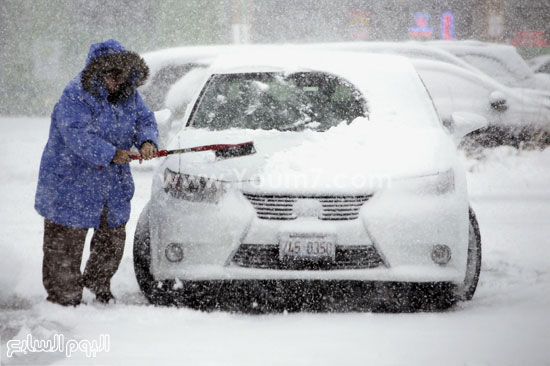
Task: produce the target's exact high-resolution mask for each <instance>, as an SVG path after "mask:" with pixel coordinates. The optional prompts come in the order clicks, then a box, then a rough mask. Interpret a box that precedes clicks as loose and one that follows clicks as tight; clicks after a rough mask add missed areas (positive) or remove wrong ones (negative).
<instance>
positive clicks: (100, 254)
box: [42, 210, 126, 305]
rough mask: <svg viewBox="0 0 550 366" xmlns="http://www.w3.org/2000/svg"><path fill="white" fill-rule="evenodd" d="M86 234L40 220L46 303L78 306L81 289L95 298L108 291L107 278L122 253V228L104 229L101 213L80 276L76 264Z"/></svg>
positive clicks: (83, 231) (124, 235)
mask: <svg viewBox="0 0 550 366" xmlns="http://www.w3.org/2000/svg"><path fill="white" fill-rule="evenodd" d="M87 233H88V229H79V228H73V227H67V226H63V225H59V224H56V223H55V222H52V221H49V220H44V261H43V265H42V280H43V283H44V288H45V289H46V292H47V293H48V300H49V301H52V302H56V303H59V304H62V305H68V304H74V303H75V302H76V303H78V302H79V301H80V300H81V299H82V289H83V287H84V286H86V287H88V288H89V289H90V290H91V291H92V292H94V293H96V294H97V293H102V292H109V291H110V284H111V278H112V277H113V276H114V274H115V272H116V271H117V269H118V266H119V264H120V261H121V259H122V254H123V252H124V242H125V240H126V230H125V224H124V225H121V226H118V227H109V226H107V215H106V210H103V213H102V215H101V224H100V226H99V229H96V230H94V235H93V237H92V242H91V244H90V257H89V258H88V261H87V262H86V268H85V270H84V274H82V273H81V272H80V264H81V262H82V253H83V251H84V244H85V241H86V234H87Z"/></svg>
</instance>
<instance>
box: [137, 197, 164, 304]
mask: <svg viewBox="0 0 550 366" xmlns="http://www.w3.org/2000/svg"><path fill="white" fill-rule="evenodd" d="M150 268H151V235H150V230H149V205H147V206H145V208H144V209H143V211H142V212H141V215H140V217H139V220H138V224H137V227H136V232H135V235H134V272H135V274H136V279H137V282H138V285H139V288H140V289H141V292H143V294H144V295H145V297H146V298H147V300H149V302H150V303H151V304H154V305H172V304H173V301H174V298H173V296H172V294H171V291H170V288H171V287H170V284H169V283H167V281H156V280H155V279H154V277H153V275H152V274H151V270H150Z"/></svg>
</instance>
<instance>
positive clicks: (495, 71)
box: [426, 40, 550, 91]
mask: <svg viewBox="0 0 550 366" xmlns="http://www.w3.org/2000/svg"><path fill="white" fill-rule="evenodd" d="M426 43H427V44H428V45H430V46H434V47H439V48H441V49H444V50H446V51H448V52H450V53H452V54H454V55H455V56H457V57H459V58H461V59H462V60H464V61H466V62H467V63H469V64H470V65H472V66H474V67H476V68H478V69H480V70H481V71H483V72H484V73H486V74H487V75H489V76H491V77H493V78H494V79H496V80H498V81H500V82H501V83H503V84H504V85H507V86H510V87H524V88H534V89H541V90H545V91H550V75H544V74H537V73H535V72H533V70H532V69H531V68H530V67H529V65H528V64H527V61H525V60H524V59H523V58H522V57H521V56H520V55H519V54H518V52H517V50H516V48H515V47H514V46H511V45H505V44H496V43H488V42H480V41H470V40H465V41H453V42H446V41H429V42H426Z"/></svg>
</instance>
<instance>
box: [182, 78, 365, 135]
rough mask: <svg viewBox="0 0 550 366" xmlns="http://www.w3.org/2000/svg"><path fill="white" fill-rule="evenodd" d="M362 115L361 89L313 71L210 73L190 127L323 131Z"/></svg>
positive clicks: (363, 101) (363, 106) (363, 102)
mask: <svg viewBox="0 0 550 366" xmlns="http://www.w3.org/2000/svg"><path fill="white" fill-rule="evenodd" d="M366 116H367V103H366V101H365V100H364V98H363V96H362V95H361V93H360V92H359V91H358V90H357V89H355V88H354V87H353V85H351V84H350V83H348V82H346V81H344V80H341V79H340V78H338V77H336V76H333V75H329V74H324V73H317V72H301V73H293V74H290V75H284V74H282V73H246V74H225V75H215V76H214V77H213V78H212V80H211V82H210V83H209V84H208V87H207V89H206V91H205V93H204V96H203V97H202V101H201V103H200V105H199V108H198V110H197V113H196V114H195V115H194V118H193V120H192V124H193V126H194V127H196V128H208V129H213V130H223V129H228V128H231V127H237V128H249V129H264V130H271V129H277V130H281V131H285V130H301V129H304V128H311V129H316V130H320V131H324V130H327V129H328V128H330V127H332V126H336V125H338V124H339V123H341V122H344V121H345V122H348V123H349V122H351V121H353V120H354V119H355V118H356V117H366Z"/></svg>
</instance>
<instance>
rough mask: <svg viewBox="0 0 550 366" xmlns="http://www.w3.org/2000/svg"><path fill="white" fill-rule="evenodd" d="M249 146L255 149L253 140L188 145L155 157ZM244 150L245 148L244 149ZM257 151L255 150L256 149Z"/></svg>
mask: <svg viewBox="0 0 550 366" xmlns="http://www.w3.org/2000/svg"><path fill="white" fill-rule="evenodd" d="M247 147H248V148H249V150H251V151H252V150H253V149H254V143H253V142H252V141H248V142H243V143H240V144H215V145H204V146H195V147H187V148H185V149H177V150H159V151H157V153H156V154H155V156H154V157H155V158H160V157H162V156H168V155H172V154H184V153H189V152H199V151H210V150H212V151H224V150H232V149H245V150H246V148H247ZM243 151H244V150H243ZM254 151H255V150H254ZM130 158H131V159H132V160H139V161H141V160H143V156H141V155H137V156H131V157H130Z"/></svg>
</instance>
